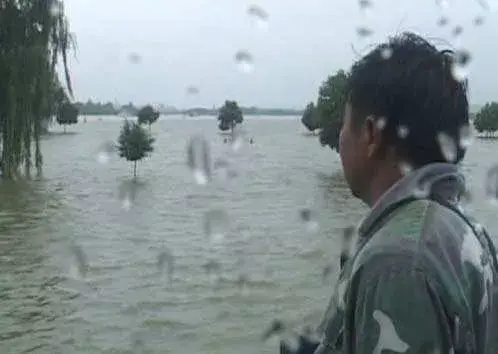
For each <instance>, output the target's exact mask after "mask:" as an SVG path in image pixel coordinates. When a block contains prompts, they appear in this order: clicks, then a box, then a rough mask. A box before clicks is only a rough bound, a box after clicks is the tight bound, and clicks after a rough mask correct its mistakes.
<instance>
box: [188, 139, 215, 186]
mask: <svg viewBox="0 0 498 354" xmlns="http://www.w3.org/2000/svg"><path fill="white" fill-rule="evenodd" d="M187 165H188V167H189V168H190V170H191V171H192V174H193V176H194V180H195V182H196V183H197V184H200V185H205V184H206V183H207V182H208V181H209V180H210V179H211V152H210V148H209V143H208V142H207V140H206V139H205V138H204V137H203V136H202V135H195V136H193V137H192V138H190V140H189V142H188V144H187Z"/></svg>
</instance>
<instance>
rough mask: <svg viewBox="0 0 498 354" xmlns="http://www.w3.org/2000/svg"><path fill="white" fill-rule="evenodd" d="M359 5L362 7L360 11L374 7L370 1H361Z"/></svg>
mask: <svg viewBox="0 0 498 354" xmlns="http://www.w3.org/2000/svg"><path fill="white" fill-rule="evenodd" d="M358 4H359V5H360V9H368V8H370V7H372V2H371V1H370V0H359V1H358Z"/></svg>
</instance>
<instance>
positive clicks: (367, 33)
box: [356, 27, 373, 37]
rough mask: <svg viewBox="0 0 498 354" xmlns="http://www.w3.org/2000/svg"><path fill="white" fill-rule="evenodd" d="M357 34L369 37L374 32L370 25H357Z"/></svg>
mask: <svg viewBox="0 0 498 354" xmlns="http://www.w3.org/2000/svg"><path fill="white" fill-rule="evenodd" d="M356 34H357V35H358V36H359V37H369V36H371V35H372V34H373V31H372V30H371V29H370V28H368V27H357V28H356Z"/></svg>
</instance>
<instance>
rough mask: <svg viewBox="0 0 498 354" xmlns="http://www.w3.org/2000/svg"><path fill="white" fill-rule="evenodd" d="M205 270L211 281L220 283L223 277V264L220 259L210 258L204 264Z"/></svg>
mask: <svg viewBox="0 0 498 354" xmlns="http://www.w3.org/2000/svg"><path fill="white" fill-rule="evenodd" d="M202 267H203V268H204V271H205V272H206V274H207V275H208V277H209V279H210V281H211V283H213V284H214V283H218V282H219V281H220V279H221V264H220V263H219V262H218V261H215V260H213V259H212V260H210V261H208V262H207V263H205V264H204V265H203V266H202Z"/></svg>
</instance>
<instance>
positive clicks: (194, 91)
mask: <svg viewBox="0 0 498 354" xmlns="http://www.w3.org/2000/svg"><path fill="white" fill-rule="evenodd" d="M199 92H200V91H199V89H198V88H197V87H195V86H187V94H189V95H198V94H199Z"/></svg>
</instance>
